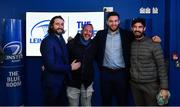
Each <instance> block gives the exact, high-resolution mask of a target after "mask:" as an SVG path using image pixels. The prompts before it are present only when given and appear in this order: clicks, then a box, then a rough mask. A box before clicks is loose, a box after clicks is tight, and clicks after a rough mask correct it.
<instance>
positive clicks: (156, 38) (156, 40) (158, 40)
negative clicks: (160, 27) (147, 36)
mask: <svg viewBox="0 0 180 107" xmlns="http://www.w3.org/2000/svg"><path fill="white" fill-rule="evenodd" d="M152 41H153V42H156V43H160V42H161V38H160V37H159V36H153V37H152Z"/></svg>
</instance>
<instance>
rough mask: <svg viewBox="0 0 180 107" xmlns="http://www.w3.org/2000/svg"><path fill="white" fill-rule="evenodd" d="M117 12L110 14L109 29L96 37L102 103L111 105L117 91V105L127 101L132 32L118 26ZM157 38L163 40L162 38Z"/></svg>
mask: <svg viewBox="0 0 180 107" xmlns="http://www.w3.org/2000/svg"><path fill="white" fill-rule="evenodd" d="M119 25H120V16H119V14H118V13H116V12H110V13H109V14H108V15H107V26H108V29H105V30H101V31H98V32H97V34H96V36H95V38H94V40H95V43H96V46H97V48H98V49H97V55H96V59H97V63H98V67H99V69H100V71H101V72H100V76H101V77H100V78H101V94H102V105H104V106H110V105H112V104H111V103H112V97H113V95H115V97H116V99H117V105H118V106H125V105H128V103H127V97H128V86H129V68H130V46H131V42H132V40H133V39H134V38H133V33H132V32H130V31H127V30H124V29H122V28H120V27H119ZM157 41H160V40H159V38H158V39H157Z"/></svg>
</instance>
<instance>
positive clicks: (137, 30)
mask: <svg viewBox="0 0 180 107" xmlns="http://www.w3.org/2000/svg"><path fill="white" fill-rule="evenodd" d="M131 29H132V31H133V34H134V36H135V38H141V37H142V36H143V34H144V32H145V30H146V27H144V26H143V24H142V23H140V22H137V23H135V24H133V26H132V27H131Z"/></svg>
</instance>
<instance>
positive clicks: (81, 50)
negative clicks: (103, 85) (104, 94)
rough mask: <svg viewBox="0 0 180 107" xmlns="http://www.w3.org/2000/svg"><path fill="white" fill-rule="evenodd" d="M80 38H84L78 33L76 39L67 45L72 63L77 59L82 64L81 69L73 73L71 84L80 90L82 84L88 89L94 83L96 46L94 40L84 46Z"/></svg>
mask: <svg viewBox="0 0 180 107" xmlns="http://www.w3.org/2000/svg"><path fill="white" fill-rule="evenodd" d="M80 38H82V35H81V34H79V33H78V34H77V35H76V36H75V38H74V39H72V40H70V41H69V42H68V44H67V47H68V51H69V57H70V62H72V61H73V60H75V59H77V61H80V62H81V67H80V68H79V69H78V70H76V71H71V73H72V81H70V82H69V86H71V87H76V88H80V87H81V84H84V86H85V88H87V87H88V86H89V85H90V84H91V83H92V82H93V77H94V69H93V61H94V57H95V52H96V46H95V44H94V43H93V41H92V40H91V41H90V42H89V44H88V45H87V46H85V45H83V44H82V42H81V40H80Z"/></svg>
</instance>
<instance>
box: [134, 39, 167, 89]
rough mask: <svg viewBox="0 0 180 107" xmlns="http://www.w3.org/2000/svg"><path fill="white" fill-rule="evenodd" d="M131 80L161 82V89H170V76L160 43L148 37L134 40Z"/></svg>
mask: <svg viewBox="0 0 180 107" xmlns="http://www.w3.org/2000/svg"><path fill="white" fill-rule="evenodd" d="M131 65H132V66H131V80H132V81H135V82H138V83H149V82H154V81H159V82H160V87H161V88H164V89H167V88H168V76H167V70H166V67H165V63H164V57H163V51H162V49H161V45H160V44H159V43H154V42H152V40H151V39H150V38H148V37H144V38H143V39H142V40H139V41H137V40H134V41H133V42H132V47H131Z"/></svg>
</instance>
